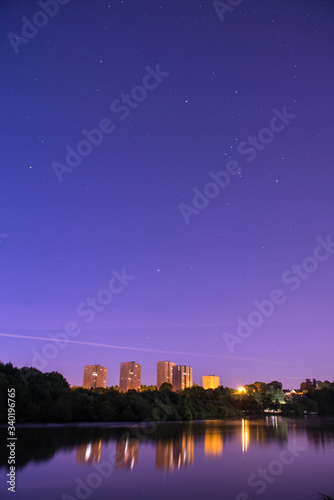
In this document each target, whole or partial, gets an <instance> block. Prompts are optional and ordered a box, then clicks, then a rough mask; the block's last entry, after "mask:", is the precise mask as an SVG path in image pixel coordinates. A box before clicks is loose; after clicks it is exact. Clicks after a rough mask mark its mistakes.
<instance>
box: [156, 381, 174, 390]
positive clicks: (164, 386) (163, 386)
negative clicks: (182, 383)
mask: <svg viewBox="0 0 334 500" xmlns="http://www.w3.org/2000/svg"><path fill="white" fill-rule="evenodd" d="M172 390H173V386H172V384H169V383H168V382H164V383H163V384H161V386H160V388H159V391H172Z"/></svg>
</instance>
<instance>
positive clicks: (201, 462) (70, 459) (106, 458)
mask: <svg viewBox="0 0 334 500" xmlns="http://www.w3.org/2000/svg"><path fill="white" fill-rule="evenodd" d="M0 435H1V442H2V445H3V444H4V438H5V437H6V434H5V429H0ZM17 436H18V441H17V449H16V453H17V461H18V462H17V465H18V468H17V481H16V493H15V496H14V495H13V494H12V493H10V492H8V491H7V486H6V484H5V482H6V478H5V474H6V473H7V470H6V469H5V467H4V465H5V464H6V462H7V458H6V455H7V451H6V448H5V446H1V455H0V460H1V462H0V465H1V469H0V471H1V484H0V497H1V498H15V499H16V500H21V499H22V500H23V499H24V500H40V499H41V500H47V499H50V500H54V499H58V500H59V499H62V500H73V499H86V498H90V499H91V500H94V499H99V500H100V499H101V500H107V499H108V500H112V499H117V500H121V499H145V500H146V499H147V500H151V499H152V500H153V499H154V500H157V499H158V500H165V499H166V500H167V499H188V498H189V499H190V500H197V499H198V500H203V499H207V500H209V499H210V500H211V499H219V500H222V499H227V500H250V499H255V498H256V499H261V498H263V499H266V500H282V499H285V500H298V499H300V500H302V499H308V500H311V499H317V498H319V496H318V492H323V493H327V494H330V495H334V473H333V469H334V419H333V418H319V417H305V418H304V419H302V420H293V419H285V418H281V417H267V418H266V419H264V420H243V421H203V422H190V423H173V424H171V423H166V424H152V425H149V424H146V425H145V426H141V425H124V424H122V426H120V425H119V426H117V425H115V424H111V425H109V424H97V425H87V426H86V425H80V426H42V427H31V426H30V427H23V428H20V429H19V430H18V431H17Z"/></svg>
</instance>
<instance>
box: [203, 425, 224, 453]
mask: <svg viewBox="0 0 334 500" xmlns="http://www.w3.org/2000/svg"><path fill="white" fill-rule="evenodd" d="M222 454H223V435H222V432H221V430H219V429H217V428H216V427H213V426H211V425H207V426H206V428H205V434H204V455H205V456H206V457H209V458H210V457H211V458H217V457H219V456H221V455H222Z"/></svg>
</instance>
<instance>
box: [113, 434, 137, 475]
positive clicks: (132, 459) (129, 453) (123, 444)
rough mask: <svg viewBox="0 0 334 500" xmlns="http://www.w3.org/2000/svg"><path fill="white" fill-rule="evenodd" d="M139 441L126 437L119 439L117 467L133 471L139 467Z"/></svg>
mask: <svg viewBox="0 0 334 500" xmlns="http://www.w3.org/2000/svg"><path fill="white" fill-rule="evenodd" d="M138 455H139V439H137V438H130V437H129V434H127V435H126V437H122V438H120V439H117V444H116V463H115V466H116V467H126V468H127V469H133V468H134V467H136V466H137V465H138Z"/></svg>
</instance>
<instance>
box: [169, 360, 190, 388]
mask: <svg viewBox="0 0 334 500" xmlns="http://www.w3.org/2000/svg"><path fill="white" fill-rule="evenodd" d="M192 385H193V371H192V369H191V368H190V366H185V365H175V366H173V390H174V391H183V389H186V387H191V386H192Z"/></svg>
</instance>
